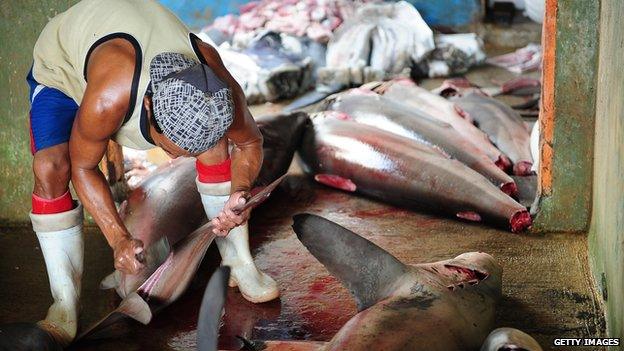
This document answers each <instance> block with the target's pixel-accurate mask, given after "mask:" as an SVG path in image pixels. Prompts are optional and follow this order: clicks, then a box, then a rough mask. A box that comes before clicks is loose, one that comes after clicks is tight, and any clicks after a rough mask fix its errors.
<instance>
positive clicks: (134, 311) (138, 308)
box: [117, 292, 152, 324]
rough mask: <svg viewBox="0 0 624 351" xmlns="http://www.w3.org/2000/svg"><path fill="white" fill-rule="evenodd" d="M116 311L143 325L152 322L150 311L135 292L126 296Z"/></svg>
mask: <svg viewBox="0 0 624 351" xmlns="http://www.w3.org/2000/svg"><path fill="white" fill-rule="evenodd" d="M117 311H118V312H119V313H123V314H125V315H126V316H128V317H130V318H132V319H134V320H136V321H138V322H140V323H143V324H147V323H149V322H150V321H151V320H152V310H151V309H150V307H149V305H148V304H147V302H145V300H143V298H142V297H141V296H139V294H137V293H136V292H133V293H130V294H128V296H126V298H125V299H123V300H122V301H121V304H120V305H119V307H117Z"/></svg>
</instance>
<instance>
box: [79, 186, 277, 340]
mask: <svg viewBox="0 0 624 351" xmlns="http://www.w3.org/2000/svg"><path fill="white" fill-rule="evenodd" d="M285 176H286V175H283V176H281V177H279V178H278V179H277V180H275V181H274V182H273V183H271V184H269V185H267V186H266V187H265V188H264V189H262V190H260V191H258V192H256V193H255V195H253V196H252V197H251V198H249V200H247V202H246V203H245V204H244V205H239V207H235V208H234V209H233V211H234V212H242V211H245V210H247V209H249V208H254V207H256V206H258V205H259V204H261V203H262V202H263V201H264V200H266V199H267V198H268V197H269V195H270V194H271V192H272V191H273V190H274V189H275V188H276V187H277V185H279V183H280V182H281V181H282V180H283V179H284V177H285ZM252 193H253V191H252ZM214 238H215V234H214V233H213V232H212V223H210V222H208V223H206V224H204V225H203V226H201V227H200V228H198V229H197V230H195V231H193V232H192V233H191V234H189V235H187V236H186V237H184V238H182V239H181V240H179V241H178V242H177V243H175V245H174V246H173V247H172V248H171V252H170V253H169V255H168V256H167V258H166V260H165V261H164V262H162V264H160V265H159V266H158V268H157V269H156V270H155V271H154V272H153V273H152V274H151V275H150V276H149V278H148V279H147V280H145V282H143V284H141V286H140V287H139V288H138V289H137V290H136V292H132V293H130V294H128V295H126V296H125V298H124V299H123V300H122V302H121V304H120V305H119V307H118V308H116V309H115V310H114V311H113V312H111V313H110V314H108V315H107V316H106V317H104V318H103V319H102V320H100V321H99V322H97V323H96V324H95V325H94V326H93V327H91V328H89V329H87V331H85V332H84V333H82V334H81V336H79V338H78V339H81V338H83V337H87V336H90V337H93V335H97V334H98V333H101V332H102V331H106V330H107V327H109V326H110V325H112V324H114V323H115V322H116V321H118V320H119V319H121V318H124V316H127V317H130V318H132V319H135V320H137V321H139V322H141V323H143V324H147V323H149V322H150V320H151V318H152V315H153V314H154V313H156V312H158V311H160V310H161V309H163V308H164V307H167V306H168V305H170V304H171V303H173V302H174V301H176V300H177V299H178V298H179V297H180V295H182V293H184V291H186V289H187V288H188V286H189V284H190V282H191V280H192V279H193V277H194V276H195V272H197V269H198V268H199V265H200V263H201V261H202V259H203V258H204V255H205V254H206V251H207V250H208V247H209V246H210V244H211V243H212V241H213V240H214ZM148 250H149V248H148ZM146 266H150V267H151V266H154V264H153V262H149V261H148V262H146Z"/></svg>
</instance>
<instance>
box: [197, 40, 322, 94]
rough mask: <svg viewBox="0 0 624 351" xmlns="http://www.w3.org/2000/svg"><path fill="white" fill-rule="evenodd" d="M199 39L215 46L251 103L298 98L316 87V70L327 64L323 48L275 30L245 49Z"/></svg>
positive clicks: (250, 43)
mask: <svg viewBox="0 0 624 351" xmlns="http://www.w3.org/2000/svg"><path fill="white" fill-rule="evenodd" d="M200 38H201V39H202V40H204V41H206V42H208V43H209V44H211V45H213V46H215V47H216V48H217V50H218V51H219V55H220V56H221V58H222V60H223V63H224V64H225V66H226V68H227V69H228V71H229V72H230V73H231V74H232V76H233V77H234V79H236V81H237V82H238V84H239V85H240V86H241V88H242V89H243V92H244V93H245V96H246V97H247V101H248V102H249V103H251V104H255V103H262V102H266V101H276V100H279V99H287V98H292V97H295V96H297V95H299V94H301V93H303V92H304V91H307V90H309V89H310V88H311V87H312V85H313V84H314V69H315V67H317V66H318V65H319V61H321V63H322V61H324V55H325V48H324V46H322V45H320V44H318V43H315V42H311V41H309V40H305V39H300V38H296V37H292V36H289V35H286V34H283V33H282V34H280V33H277V32H272V31H264V32H261V33H259V34H258V35H257V36H256V37H254V38H253V39H252V40H251V41H250V42H249V43H248V44H247V46H246V47H245V48H243V49H234V48H233V47H232V46H231V45H230V43H228V42H224V43H222V44H221V45H219V46H217V45H216V43H214V42H213V41H212V40H211V38H210V37H208V36H207V35H205V34H200Z"/></svg>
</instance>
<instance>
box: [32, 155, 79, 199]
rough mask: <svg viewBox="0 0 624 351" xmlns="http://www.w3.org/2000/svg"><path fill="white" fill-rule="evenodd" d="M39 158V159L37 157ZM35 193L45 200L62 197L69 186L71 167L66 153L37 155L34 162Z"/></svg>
mask: <svg viewBox="0 0 624 351" xmlns="http://www.w3.org/2000/svg"><path fill="white" fill-rule="evenodd" d="M37 156H39V157H37ZM33 172H34V174H35V192H36V193H39V194H38V195H39V196H42V197H45V198H54V197H57V196H60V195H62V194H63V193H64V192H65V191H66V190H67V186H68V184H69V179H70V177H71V165H70V161H69V155H67V154H66V153H48V154H46V155H35V159H34V160H33Z"/></svg>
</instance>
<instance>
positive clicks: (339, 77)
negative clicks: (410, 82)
mask: <svg viewBox="0 0 624 351" xmlns="http://www.w3.org/2000/svg"><path fill="white" fill-rule="evenodd" d="M434 45H435V44H434V41H433V32H432V31H431V29H430V28H429V27H428V26H427V24H426V23H425V22H424V21H423V19H422V17H421V16H420V14H419V13H418V11H417V10H416V9H415V8H414V7H413V6H412V5H410V4H409V3H407V2H405V1H399V2H396V3H371V4H366V5H364V6H361V7H360V8H358V9H357V11H356V13H355V14H354V15H353V16H352V17H349V18H347V19H346V20H345V22H344V23H343V24H342V25H341V26H340V27H338V29H336V31H335V33H334V36H333V37H332V39H331V40H330V41H329V43H328V46H327V59H326V67H324V68H323V69H321V70H320V71H319V81H320V82H321V83H322V84H325V85H331V84H332V83H340V84H342V85H344V86H349V85H352V84H362V83H365V82H369V81H373V80H380V79H388V78H392V77H396V76H409V74H410V70H411V66H412V64H413V62H419V61H421V60H423V59H424V58H425V56H426V55H427V53H429V52H430V51H431V50H433V48H434Z"/></svg>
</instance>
